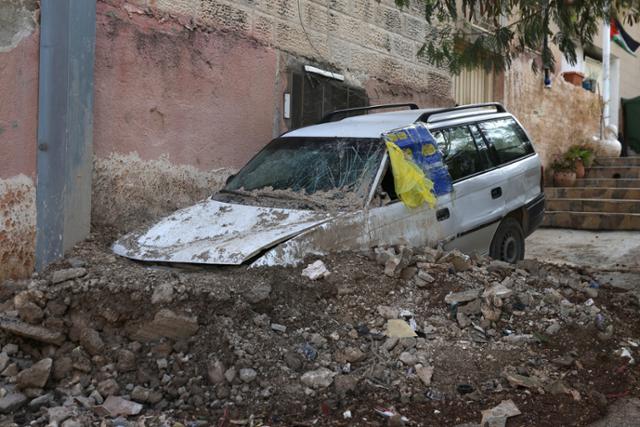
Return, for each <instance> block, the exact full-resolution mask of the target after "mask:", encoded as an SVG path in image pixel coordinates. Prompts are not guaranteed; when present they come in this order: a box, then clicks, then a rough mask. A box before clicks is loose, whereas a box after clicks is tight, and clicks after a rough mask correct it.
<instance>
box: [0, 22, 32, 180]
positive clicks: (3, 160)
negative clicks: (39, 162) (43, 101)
mask: <svg viewBox="0 0 640 427" xmlns="http://www.w3.org/2000/svg"><path fill="white" fill-rule="evenodd" d="M39 37H40V35H39V32H38V31H35V32H34V33H32V34H31V35H30V36H28V37H26V38H25V39H23V40H22V41H21V42H20V44H18V46H16V47H15V48H13V49H12V50H10V51H8V52H4V53H0V179H3V178H10V177H12V176H15V175H19V174H24V175H27V176H29V177H31V178H35V175H36V144H37V143H36V140H37V132H38V64H39V59H38V58H39V55H40V52H39V46H40V43H39Z"/></svg>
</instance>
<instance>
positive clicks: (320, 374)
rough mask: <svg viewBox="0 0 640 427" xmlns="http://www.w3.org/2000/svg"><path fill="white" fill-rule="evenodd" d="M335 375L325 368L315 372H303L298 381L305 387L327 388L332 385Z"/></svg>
mask: <svg viewBox="0 0 640 427" xmlns="http://www.w3.org/2000/svg"><path fill="white" fill-rule="evenodd" d="M336 375H337V374H336V373H335V372H333V371H331V370H329V369H327V368H320V369H316V370H315V371H308V372H305V373H304V374H303V375H302V377H301V378H300V381H302V383H303V384H304V385H306V386H307V387H311V388H327V387H329V386H330V385H331V383H333V377H335V376H336Z"/></svg>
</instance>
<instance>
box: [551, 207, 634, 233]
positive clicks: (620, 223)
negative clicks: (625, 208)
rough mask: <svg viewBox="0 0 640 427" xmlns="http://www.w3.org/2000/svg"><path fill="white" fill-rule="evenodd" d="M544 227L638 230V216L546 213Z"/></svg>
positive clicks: (599, 213)
mask: <svg viewBox="0 0 640 427" xmlns="http://www.w3.org/2000/svg"><path fill="white" fill-rule="evenodd" d="M542 225H543V226H545V227H558V228H574V229H578V230H640V214H628V213H601V212H569V211H555V212H546V213H545V215H544V221H543V222H542Z"/></svg>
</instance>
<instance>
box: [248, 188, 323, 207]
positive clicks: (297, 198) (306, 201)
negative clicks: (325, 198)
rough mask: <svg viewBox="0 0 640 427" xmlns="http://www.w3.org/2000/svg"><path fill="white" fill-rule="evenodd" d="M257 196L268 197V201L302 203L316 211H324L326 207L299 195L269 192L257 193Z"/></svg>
mask: <svg viewBox="0 0 640 427" xmlns="http://www.w3.org/2000/svg"><path fill="white" fill-rule="evenodd" d="M258 195H259V196H261V197H268V198H270V199H285V200H292V201H294V202H299V203H304V204H307V205H309V206H311V207H315V208H318V209H324V208H326V206H325V205H324V204H322V203H320V202H317V201H315V200H311V199H307V198H305V197H304V196H302V195H300V196H297V195H293V194H288V193H284V192H281V193H270V192H258Z"/></svg>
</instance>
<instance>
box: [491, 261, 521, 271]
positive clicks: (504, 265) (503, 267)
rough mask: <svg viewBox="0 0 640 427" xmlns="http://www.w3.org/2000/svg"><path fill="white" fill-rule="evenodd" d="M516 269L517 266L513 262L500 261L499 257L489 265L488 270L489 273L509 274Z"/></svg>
mask: <svg viewBox="0 0 640 427" xmlns="http://www.w3.org/2000/svg"><path fill="white" fill-rule="evenodd" d="M515 269H516V267H515V266H514V265H513V264H509V263H508V262H505V261H500V260H498V259H494V260H493V261H491V262H490V263H489V265H488V266H487V271H488V272H489V273H502V274H508V273H511V272H512V271H514V270H515Z"/></svg>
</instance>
